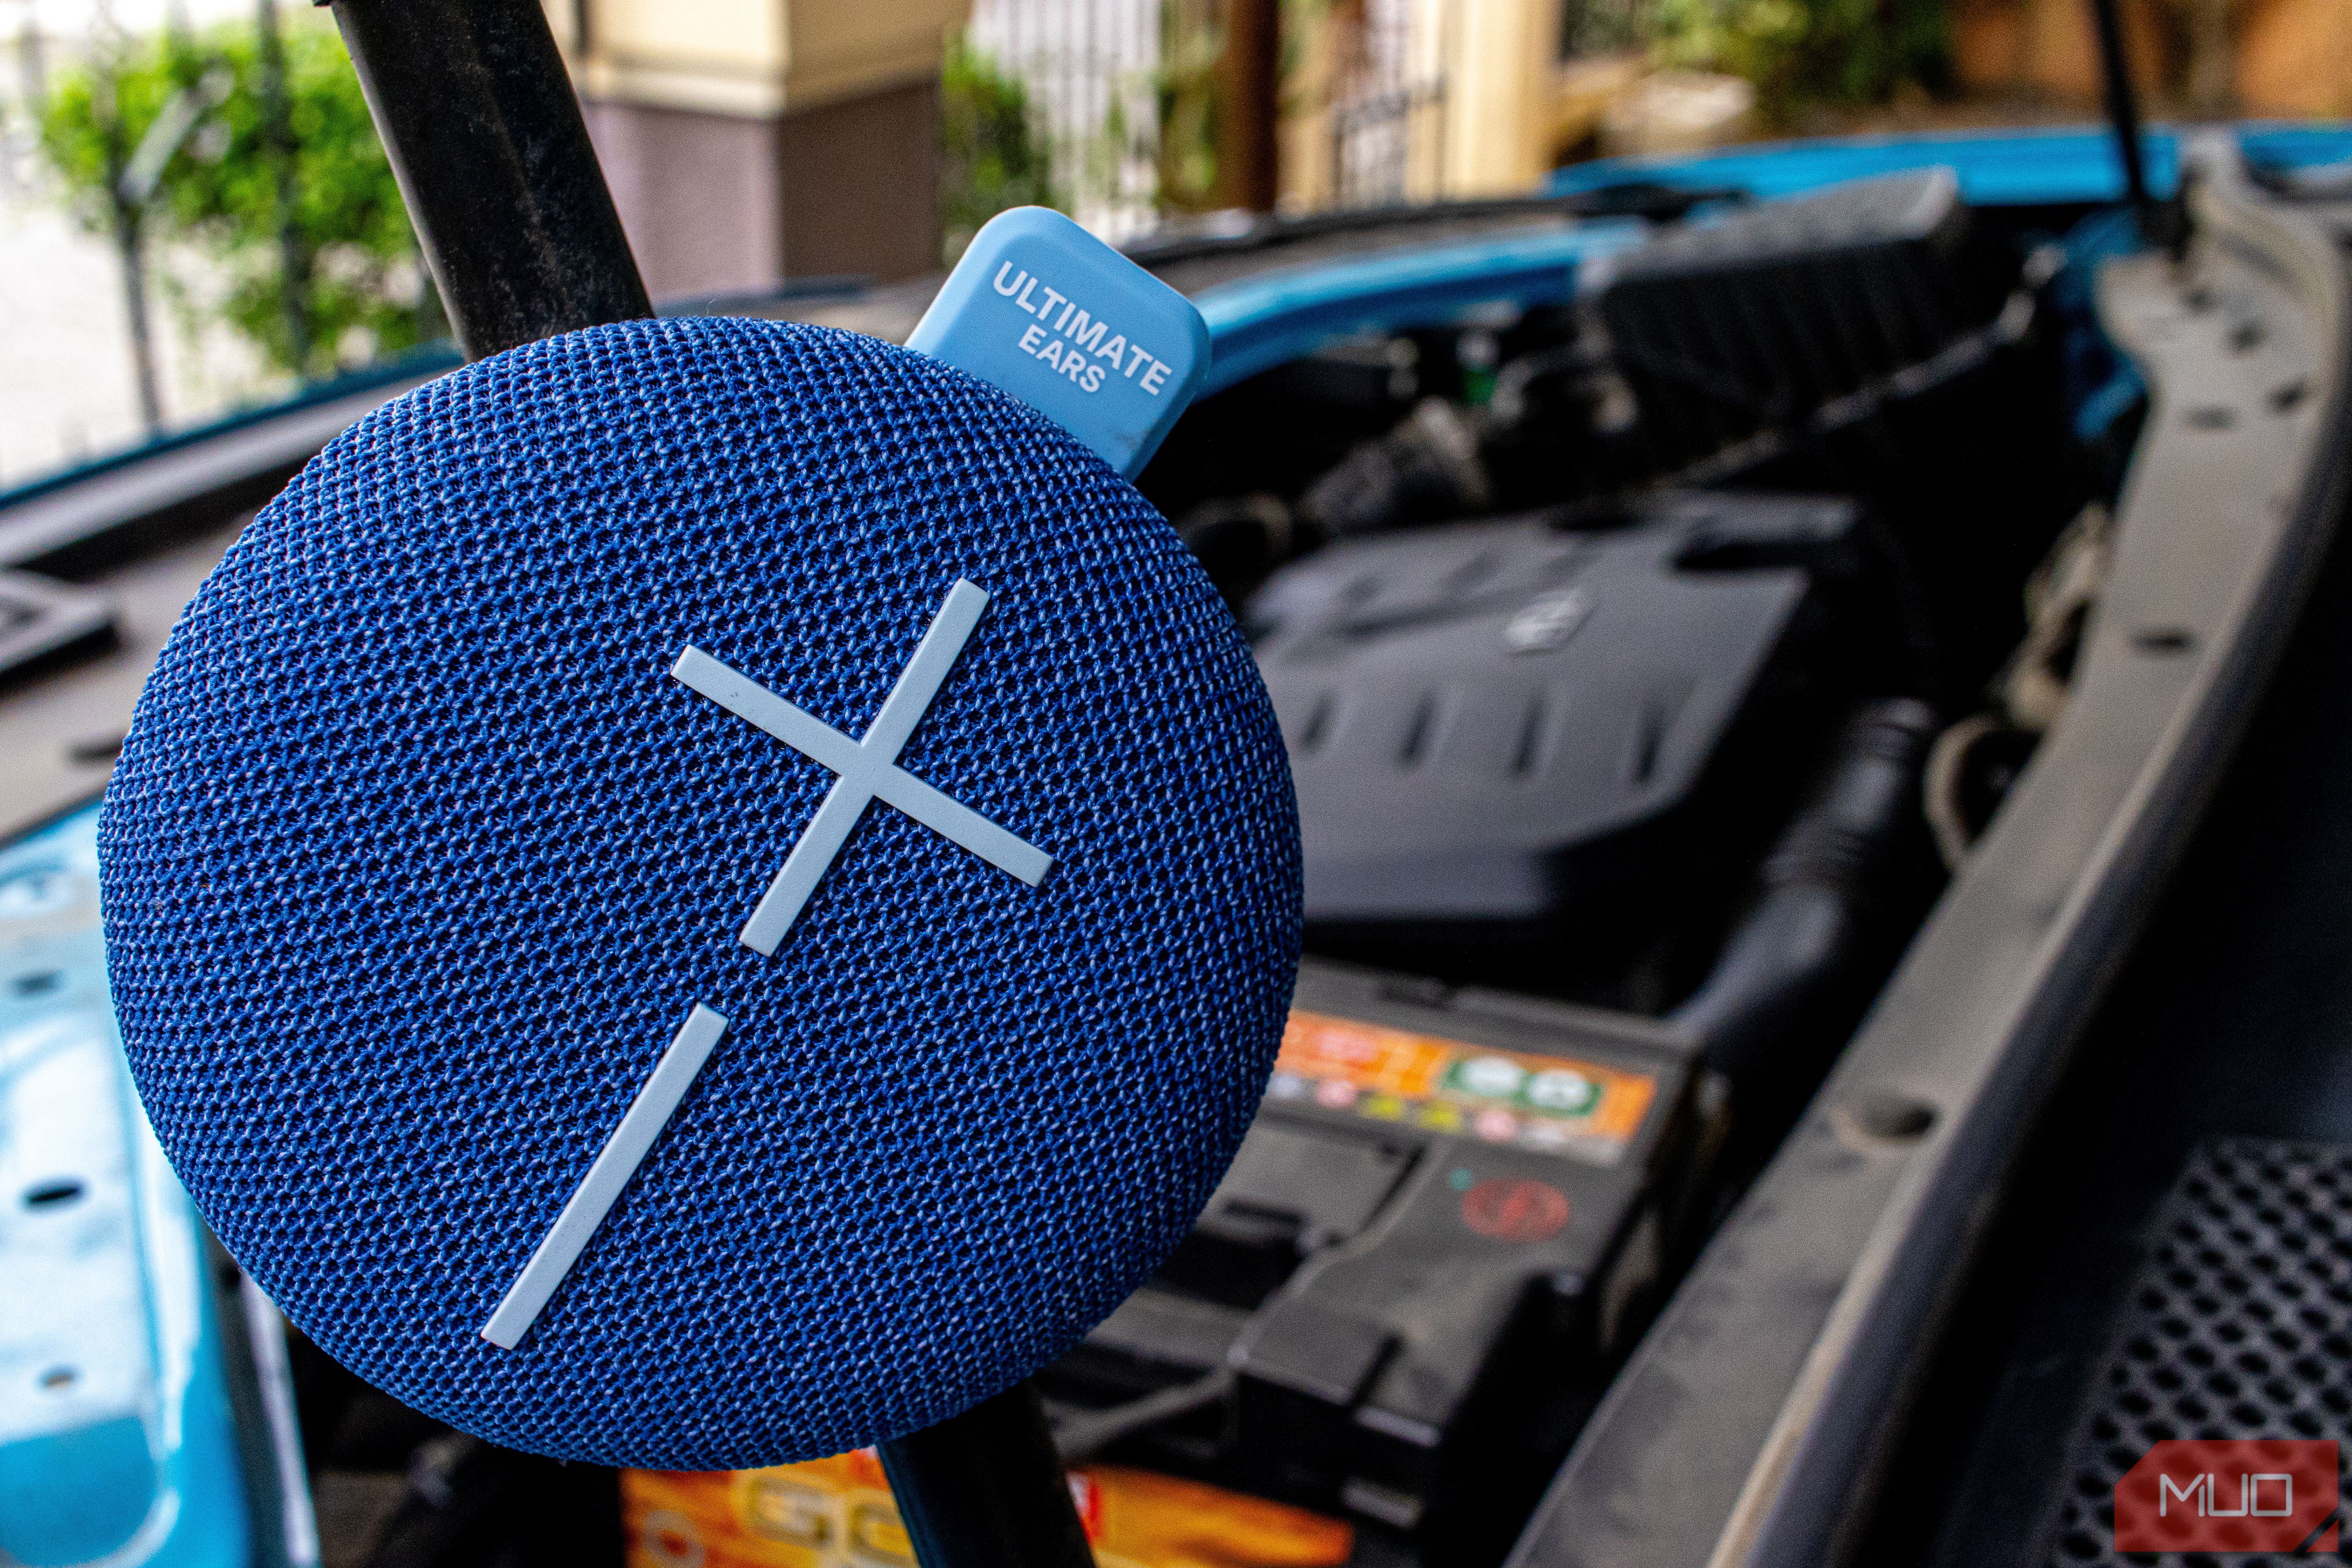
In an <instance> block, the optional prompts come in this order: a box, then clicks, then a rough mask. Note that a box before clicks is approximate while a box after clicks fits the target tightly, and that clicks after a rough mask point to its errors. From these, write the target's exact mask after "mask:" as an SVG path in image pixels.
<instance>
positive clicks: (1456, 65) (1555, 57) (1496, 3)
mask: <svg viewBox="0 0 2352 1568" xmlns="http://www.w3.org/2000/svg"><path fill="white" fill-rule="evenodd" d="M1449 9H1450V10H1451V11H1452V12H1453V15H1452V16H1449V17H1448V18H1447V20H1448V22H1449V24H1450V25H1451V26H1452V27H1453V29H1454V34H1455V42H1454V47H1452V48H1451V49H1450V50H1449V51H1448V53H1449V54H1450V55H1451V56H1452V61H1451V69H1449V71H1448V72H1447V80H1446V86H1445V144H1444V191H1445V195H1449V196H1485V195H1507V194H1512V193H1517V192H1521V191H1527V190H1531V189H1533V188H1534V186H1535V184H1536V183H1537V182H1538V180H1540V179H1542V178H1543V176H1544V175H1545V174H1548V173H1549V171H1550V169H1551V157H1550V154H1551V137H1552V121H1553V119H1554V112H1553V107H1552V100H1553V99H1554V98H1555V97H1556V96H1557V95H1558V92H1559V85H1558V75H1559V26H1560V12H1559V0H1453V4H1452V5H1451V6H1450V7H1449Z"/></svg>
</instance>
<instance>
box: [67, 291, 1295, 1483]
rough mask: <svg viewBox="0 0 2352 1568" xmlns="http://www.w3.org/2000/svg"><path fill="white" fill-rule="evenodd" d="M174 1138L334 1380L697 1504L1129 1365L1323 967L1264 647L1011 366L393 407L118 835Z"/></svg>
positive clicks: (144, 1079)
mask: <svg viewBox="0 0 2352 1568" xmlns="http://www.w3.org/2000/svg"><path fill="white" fill-rule="evenodd" d="M100 858H101V866H102V873H103V888H104V907H105V917H106V932H107V942H108V952H109V958H110V968H111V975H112V982H113V988H114V998H115V1003H116V1005H117V1007H118V1009H119V1011H120V1014H121V1023H122V1032H123V1037H124V1040H125V1042H126V1045H127V1047H128V1049H129V1053H130V1059H131V1071H132V1073H133V1075H134V1077H135V1078H136V1079H137V1082H138V1086H139V1090H140V1094H141V1096H142V1099H143V1100H144V1101H145V1103H146V1106H147V1110H148V1112H149V1114H150V1115H151V1116H152V1119H153V1121H154V1124H155V1128H156V1131H157V1132H158V1134H159V1135H160V1136H161V1138H162V1140H163V1147H164V1148H165V1150H166V1151H167V1152H169V1154H170V1155H171V1157H172V1160H173V1164H174V1165H175V1167H176V1168H177V1169H178V1171H179V1173H180V1174H181V1176H182V1178H183V1179H184V1181H185V1182H186V1184H187V1186H188V1189H189V1191H190V1192H191V1193H192V1194H194V1198H195V1201H196V1203H197V1205H198V1206H199V1207H200V1208H201V1209H202V1210H203V1212H204V1214H205V1217H206V1219H207V1220H209V1221H210V1222H211V1224H212V1226H213V1227H214V1229H215V1231H217V1232H218V1233H219V1235H220V1237H221V1239H222V1240H223V1241H224V1242H225V1243H226V1246H227V1247H228V1248H229V1250H230V1251H231V1252H232V1253H233V1254H234V1255H235V1256H236V1258H237V1259H238V1261H239V1262H240V1263H241V1264H243V1265H244V1266H245V1268H247V1270H248V1271H249V1272H250V1273H251V1274H252V1275H253V1277H254V1278H255V1279H257V1281H258V1282H259V1283H260V1285H261V1286H262V1287H263V1288H264V1289H266V1290H268V1293H269V1294H270V1295H271V1296H272V1297H273V1298H274V1299H275V1300H277V1301H278V1304H279V1305H280V1306H281V1307H282V1308H283V1309H284V1310H285V1311H286V1312H287V1314H288V1315H289V1317H290V1318H291V1319H292V1320H293V1321H294V1322H295V1323H296V1324H298V1325H299V1327H300V1328H301V1329H302V1331H304V1332H305V1333H307V1334H309V1335H310V1337H311V1338H312V1339H313V1340H315V1341H316V1342H318V1343H319V1344H320V1346H321V1347H323V1348H324V1349H325V1350H326V1351H328V1352H330V1353H331V1354H332V1355H333V1356H334V1357H335V1358H336V1359H337V1360H339V1361H341V1363H343V1364H345V1365H346V1366H348V1367H349V1368H351V1369H352V1371H353V1372H355V1373H359V1374H360V1375H361V1376H362V1377H364V1378H366V1379H368V1380H369V1381H370V1382H372V1383H373V1384H377V1385H378V1386H380V1387H382V1388H383V1389H384V1390H386V1391H387V1392H389V1393H391V1394H394V1395H396V1396H398V1397H399V1398H401V1399H403V1400H405V1401H406V1402H408V1403H409V1404H410V1405H414V1406H415V1407H416V1408H418V1409H420V1410H422V1411H425V1412H426V1413H428V1414H430V1415H435V1416H437V1417H440V1418H442V1419H444V1420H446V1421H448V1422H450V1423H451V1424H453V1425H455V1426H459V1427H461V1428H463V1429H465V1430H467V1431H470V1432H473V1433H477V1434H478V1435H480V1436H486V1437H488V1438H491V1439H493V1440H495V1441H498V1442H500V1443H504V1444H508V1445H510V1446H513V1447H520V1448H525V1449H530V1450H533V1451H536V1452H539V1453H543V1454H551V1455H556V1456H560V1457H565V1458H586V1459H593V1460H598V1461H603V1462H606V1463H615V1464H630V1465H641V1466H653V1467H660V1468H679V1469H714V1468H742V1467H747V1466H756V1465H766V1464H775V1463H781V1462H783V1461H787V1460H792V1459H797V1458H809V1457H813V1456H817V1455H823V1454H828V1453H835V1452H838V1451H841V1450H843V1449H846V1448H850V1447H856V1446H859V1445H862V1444H866V1443H872V1442H875V1441H877V1440H881V1439H884V1438H887V1437H892V1436H899V1435H902V1434H904V1433H907V1432H908V1431H911V1430H914V1429H916V1428H919V1427H921V1426H928V1425H929V1424H931V1423H933V1422H936V1421H938V1420H940V1419H943V1418H944V1417H946V1416H948V1415H953V1414H955V1413H956V1412H958V1411H960V1410H961V1409H964V1408H966V1407H968V1406H969V1405H972V1404H974V1403H976V1402H978V1401H980V1400H982V1399H983V1398H986V1397H987V1396H989V1395H991V1394H994V1393H997V1392H998V1391H1000V1390H1002V1389H1003V1388H1005V1387H1008V1386H1010V1385H1011V1384H1013V1383H1014V1382H1016V1381H1017V1380H1019V1379H1020V1378H1022V1377H1024V1376H1025V1375H1026V1374H1027V1373H1030V1372H1032V1371H1034V1369H1035V1368H1037V1367H1038V1366H1040V1365H1042V1364H1043V1363H1045V1362H1047V1361H1049V1360H1051V1359H1052V1358H1053V1357H1055V1355H1057V1354H1059V1353H1060V1352H1063V1351H1064V1350H1065V1349H1066V1348H1067V1347H1068V1346H1069V1345H1070V1344H1071V1343H1073V1342H1075V1341H1076V1339H1077V1338H1078V1336H1080V1335H1081V1334H1083V1333H1084V1332H1085V1331H1087V1329H1088V1328H1090V1327H1091V1326H1093V1325H1094V1324H1095V1323H1097V1322H1098V1321H1100V1320H1101V1319H1103V1318H1104V1317H1105V1316H1107V1315H1108V1313H1109V1312H1110V1310H1112V1308H1114V1307H1115V1306H1116V1305H1117V1304H1118V1302H1119V1300H1122V1299H1123V1298H1124V1297H1125V1296H1126V1295H1127V1294H1128V1293H1129V1291H1130V1290H1131V1289H1133V1288H1134V1287H1135V1286H1136V1285H1137V1284H1139V1282H1141V1281H1142V1280H1143V1279H1145V1278H1147V1277H1148V1276H1149V1275H1150V1273H1151V1272H1152V1271H1153V1270H1154V1269H1155V1268H1157V1267H1158V1266H1159V1264H1160V1262H1161V1260H1162V1259H1163V1258H1165V1257H1166V1255H1167V1254H1168V1253H1169V1251H1170V1250H1171V1248H1172V1247H1174V1245H1175V1244H1176V1242H1177V1241H1178V1240H1179V1239H1180V1238H1181V1237H1182V1236H1183V1235H1184V1233H1185V1230H1186V1228H1187V1226H1188V1225H1189V1224H1190V1222H1191V1221H1192V1217H1193V1216H1194V1215H1195V1214H1196V1212H1197V1211H1198V1210H1199V1208H1200V1207H1201V1205H1202V1203H1203V1202H1204V1201H1205V1200H1206V1198H1207V1196H1208V1194H1209V1193H1210V1190H1211V1189H1212V1187H1213V1185H1214V1184H1215V1183H1216V1181H1217V1179H1218V1177H1219V1176H1220V1174H1221V1173H1222V1172H1223V1169H1224V1166H1225V1164H1226V1163H1227V1162H1228V1161H1229V1160H1230V1159H1231V1157H1232V1155H1233V1152H1234V1149H1235V1147H1236V1146H1237V1145H1238V1143H1239V1142H1240V1140H1241V1136H1242V1133H1243V1131H1244V1129H1245V1128H1246V1126H1247V1125H1248V1122H1249V1121H1250V1119H1251V1116H1252V1115H1253V1113H1254V1112H1255V1107H1256V1104H1257V1101H1258V1098H1259V1095H1260V1093H1261V1091H1262V1090H1263V1089H1264V1087H1265V1079H1266V1076H1267V1073H1268V1072H1269V1070H1270V1068H1271V1065H1272V1061H1273V1057H1274V1053H1275V1050H1276V1045H1277V1043H1278V1040H1279V1037H1280V1034H1281V1029H1282V1024H1283V1018H1284V1012H1285V1007H1286V1003H1287V1000H1288V996H1289V990H1290V984H1291V980H1292V977H1293V974H1294V973H1295V968H1296V963H1297V943H1298V920H1299V913H1298V904H1299V884H1298V850H1297V816H1296V806H1295V805H1294V802H1293V798H1292V795H1291V790H1290V782H1289V775H1288V772H1287V767H1286V762H1285V760H1284V753H1283V749H1282V744H1281V741H1280V738H1279V735H1278V732H1277V731H1276V725H1275V721H1274V716H1273V713H1272V710H1271V709H1270V707H1269V705H1268V702H1267V700H1266V697H1265V690H1264V689H1263V687H1262V686H1261V685H1260V683H1259V680H1258V678H1257V674H1256V671H1255V667H1254V666H1253V664H1252V662H1251V658H1250V656H1249V652H1248V649H1247V648H1246V647H1245V646H1244V641H1243V639H1242V637H1241V636H1240V635H1239V633H1238V631H1237V630H1236V628H1235V627H1234V625H1233V622H1232V618H1231V616H1229V615H1228V613H1227V612H1226V611H1225V609H1224V608H1223V605H1222V604H1221V603H1220V602H1219V600H1218V598H1217V595H1216V594H1215V592H1214V590H1213V588H1212V587H1211V586H1210V584H1209V583H1208V581H1207V579H1206V578H1205V577H1204V576H1203V575H1202V573H1201V572H1200V571H1199V569H1198V568H1197V567H1196V566H1195V565H1194V564H1193V563H1192V559H1191V557H1190V556H1189V555H1188V554H1187V553H1186V552H1185V551H1184V549H1183V546H1182V545H1181V543H1180V542H1179V541H1178V540H1177V538H1176V536H1175V534H1174V532H1173V531H1171V529H1170V528H1169V526H1168V525H1167V523H1166V522H1165V521H1163V520H1162V519H1161V518H1160V516H1159V515H1158V514H1157V513H1156V512H1155V511H1154V510H1152V508H1151V507H1150V504H1149V503H1148V502H1146V501H1145V500H1143V499H1142V498H1141V497H1140V496H1139V495H1138V494H1137V493H1136V491H1135V490H1134V489H1131V488H1130V487H1129V485H1128V484H1127V483H1126V482H1125V481H1124V480H1122V479H1119V478H1118V476H1117V475H1115V474H1114V473H1113V472H1112V471H1111V470H1110V469H1109V468H1107V467H1106V466H1105V465H1104V464H1103V462H1102V461H1101V459H1099V458H1097V457H1096V456H1095V455H1094V454H1093V453H1091V452H1090V451H1088V450H1087V449H1086V448H1085V447H1082V446H1081V445H1079V444H1078V443H1077V442H1076V440H1074V439H1072V438H1071V437H1069V436H1067V435H1066V433H1065V432H1063V431H1062V430H1061V429H1060V428H1059V427H1058V426H1055V425H1053V424H1052V423H1050V422H1049V421H1047V420H1046V419H1045V418H1044V417H1043V416H1040V415H1038V414H1037V413H1035V412H1034V411H1033V410H1032V409H1030V408H1028V407H1027V406H1026V405H1023V404H1021V403H1019V402H1016V401H1015V400H1013V398H1011V397H1008V396H1006V395H1003V394H1002V393H1000V392H998V391H996V390H995V389H994V388H992V387H990V386H988V385H986V384H983V383H982V382H980V381H977V380H975V379H973V378H972V377H971V376H969V375H967V374H963V373H962V372H961V371H957V370H953V369H951V368H949V367H947V366H945V365H942V364H940V363H935V362H932V361H929V360H927V359H925V358H923V357H922V356H920V355H918V354H913V353H908V352H906V351H903V350H900V349H896V348H892V347H890V346H888V345H887V344H884V343H880V342H876V341H874V340H872V339H867V338H862V337H858V336H856V335H853V334H848V333H844V332H837V331H824V330H821V329H815V328H810V327H803V326H791V325H782V324H777V323H772V322H763V321H729V320H684V321H638V322H630V323H626V324H624V325H618V326H610V327H600V328H596V329H593V330H591V331H583V332H578V333H573V334H571V335H569V336H566V337H562V338H558V339H553V340H550V341H548V342H541V343H535V344H532V345H530V346H528V347H525V348H520V349H517V350H514V351H512V352H510V353H504V354H500V355H499V356H498V357H496V358H494V359H490V360H487V361H484V362H482V363H478V364H475V365H471V366H468V367H467V368H466V369H464V370H461V371H458V372H456V373H455V374H450V375H447V376H445V377H443V378H441V379H440V380H438V381H436V382H434V383H432V384H428V385H425V386H423V387H420V388H418V389H417V390H415V391H414V392H412V393H410V394H408V395H405V396H404V397H401V398H399V399H397V400H395V401H394V402H393V403H391V404H389V405H385V406H384V407H383V408H382V409H380V410H378V411H377V412H375V413H373V414H372V415H370V416H367V417H366V418H365V419H362V421H361V422H360V423H359V424H358V425H356V426H353V427H352V429H350V430H349V431H347V432H346V433H345V434H344V435H342V436H341V437H339V438H338V439H337V440H336V441H335V442H334V443H333V445H331V447H328V448H327V449H326V450H325V451H324V452H323V453H321V454H320V456H319V457H318V458H316V459H315V460H313V461H312V462H311V463H310V465H309V466H308V467H307V468H304V469H303V470H302V472H301V474H300V475H299V477H297V479H295V480H294V482H293V483H292V484H291V485H290V486H289V487H288V489H287V490H286V491H285V493H284V494H283V495H281V496H280V497H279V498H278V500H276V501H274V502H272V503H271V504H270V506H269V507H268V509H267V510H264V511H263V512H262V513H261V515H260V516H259V517H258V518H257V519H256V520H255V521H254V522H253V524H252V525H251V526H250V527H248V528H247V530H246V531H245V533H244V534H243V536H242V537H241V538H239V539H238V541H237V542H236V544H235V546H234V547H233V548H232V549H231V550H230V551H229V552H228V555H227V557H226V559H225V560H224V561H223V562H222V563H221V564H220V566H219V568H218V569H217V570H216V571H215V573H214V574H213V575H212V576H211V578H210V579H209V580H208V581H207V582H206V583H205V586H204V588H203V590H202V591H201V592H200V593H199V594H198V595H196V598H195V600H194V603H193V604H192V605H190V606H189V608H188V610H187V613H186V614H185V616H184V617H183V618H182V620H181V622H180V624H179V626H177V627H176V628H175V629H174V630H173V634H172V637H171V639H170V641H169V643H168V644H167V645H166V647H164V650H163V656H162V658H161V661H160V663H159V664H158V666H157V668H156V670H155V673H154V676H153V678H152V679H151V680H150V681H149V683H148V686H147V689H146V692H145V694H144V696H143V697H142V699H141V701H140V705H139V710H138V715H137V718H136V721H134V723H133V725H132V727H131V736H130V739H129V742H127V744H126V745H125V746H124V748H123V752H122V756H121V761H120V763H118V764H117V766H116V768H115V771H114V776H113V780H112V783H111V784H110V787H109V789H108V792H107V797H106V805H105V811H104V816H103V818H102V821H101V825H100Z"/></svg>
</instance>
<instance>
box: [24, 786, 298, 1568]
mask: <svg viewBox="0 0 2352 1568" xmlns="http://www.w3.org/2000/svg"><path fill="white" fill-rule="evenodd" d="M97 826H98V808H97V807H96V806H90V807H88V808H86V809H84V810H81V811H79V812H76V813H74V814H73V815H72V816H68V817H66V818H65V819H63V820H62V821H59V822H58V823H55V824H53V825H51V826H48V827H46V828H43V829H41V830H40V831H38V832H37V833H34V834H31V835H28V836H27V837H24V838H21V839H19V840H17V841H16V843H14V844H12V845H10V846H8V847H6V848H5V849H0V1179H5V1198H6V1202H5V1205H0V1562H6V1563H22V1564H25V1565H26V1568H100V1565H102V1568H244V1565H245V1564H246V1563H248V1562H249V1560H250V1557H251V1552H252V1534H251V1531H250V1529H249V1526H248V1523H247V1500H246V1495H245V1485H244V1482H243V1479H242V1472H241V1469H240V1466H239V1459H238V1452H237V1437H236V1425H235V1420H234V1417H233V1415H232V1414H231V1410H230V1405H229V1394H228V1386H227V1381H226V1374H225V1373H224V1370H223V1359H222V1353H221V1349H222V1347H221V1344H220V1322H219V1320H218V1318H217V1317H216V1315H215V1312H214V1310H213V1304H212V1300H213V1298H212V1291H211V1289H210V1288H209V1285H208V1282H207V1279H206V1275H207V1270H208V1267H209V1266H208V1264H207V1262H206V1259H205V1239H204V1227H203V1224H202V1222H201V1221H200V1220H199V1219H198V1218H197V1215H196V1211H195V1205H193V1204H192V1203H190V1202H189V1201H188V1194H187V1193H186V1192H185V1191H184V1189H183V1188H182V1187H181V1185H180V1184H179V1181H178V1179H177V1178H176V1177H174V1176H173V1174H172V1169H171V1166H170V1165H169V1164H167V1163H165V1161H164V1159H163V1150H162V1149H161V1148H159V1147H158V1146H157V1145H156V1142H155V1136H154V1133H153V1132H152V1131H151V1130H150V1129H149V1127H148V1125H147V1119H146V1117H145V1115H144V1114H143V1113H142V1111H141V1110H140V1107H139V1100H138V1097H137V1096H136V1094H134V1093H133V1092H132V1089H131V1076H130V1072H129V1069H128V1068H126V1066H125V1065H124V1062H123V1059H122V1040H121V1035H120V1034H119V1033H117V1031H116V1029H115V1024H114V1009H113V1006H112V1005H111V1003H110V1001H109V999H108V995H107V988H106V948H105V944H104V942H103V941H102V939H101V938H100V933H99V925H98V848H97Z"/></svg>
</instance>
